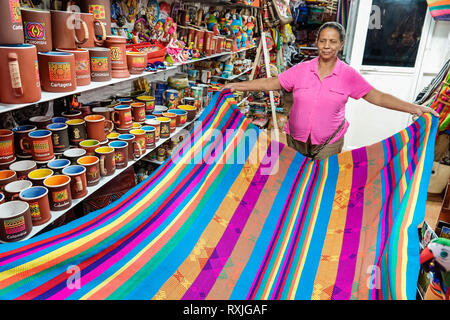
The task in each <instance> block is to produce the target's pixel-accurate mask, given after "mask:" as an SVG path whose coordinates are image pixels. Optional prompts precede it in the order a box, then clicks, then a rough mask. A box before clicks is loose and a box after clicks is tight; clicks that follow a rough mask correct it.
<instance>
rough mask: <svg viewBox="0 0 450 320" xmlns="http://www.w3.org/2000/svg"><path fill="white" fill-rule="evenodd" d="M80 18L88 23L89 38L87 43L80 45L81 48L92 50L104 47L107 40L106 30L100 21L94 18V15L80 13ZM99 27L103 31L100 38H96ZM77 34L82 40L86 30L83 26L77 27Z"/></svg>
mask: <svg viewBox="0 0 450 320" xmlns="http://www.w3.org/2000/svg"><path fill="white" fill-rule="evenodd" d="M79 14H80V18H81V20H83V21H84V22H85V23H86V26H87V28H88V34H89V37H88V39H87V41H86V42H85V43H81V44H79V45H78V47H79V48H92V47H94V46H97V47H101V46H103V44H104V42H105V40H106V29H105V26H104V25H103V24H102V22H101V21H100V20H99V19H96V18H94V15H93V14H92V13H85V12H80V13H79ZM96 27H98V29H99V30H101V34H100V35H99V37H97V36H96V33H95V29H96ZM75 34H76V35H77V37H78V38H79V39H80V38H82V37H83V34H84V29H83V27H82V25H81V24H79V25H78V26H76V28H75Z"/></svg>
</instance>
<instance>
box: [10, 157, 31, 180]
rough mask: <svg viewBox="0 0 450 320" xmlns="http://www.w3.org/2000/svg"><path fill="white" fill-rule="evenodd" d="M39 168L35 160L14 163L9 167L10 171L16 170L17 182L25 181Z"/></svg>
mask: <svg viewBox="0 0 450 320" xmlns="http://www.w3.org/2000/svg"><path fill="white" fill-rule="evenodd" d="M36 168H37V164H36V162H35V161H33V160H22V161H17V162H13V163H11V164H10V166H9V170H14V171H15V172H16V174H17V180H25V179H27V178H28V174H29V173H30V172H31V171H33V170H35V169H36Z"/></svg>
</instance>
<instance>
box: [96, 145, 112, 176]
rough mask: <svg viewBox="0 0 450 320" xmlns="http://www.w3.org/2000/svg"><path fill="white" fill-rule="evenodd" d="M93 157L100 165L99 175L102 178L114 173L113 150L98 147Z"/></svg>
mask: <svg viewBox="0 0 450 320" xmlns="http://www.w3.org/2000/svg"><path fill="white" fill-rule="evenodd" d="M95 155H96V156H97V157H98V159H99V163H100V175H101V176H102V177H106V176H110V175H112V174H113V173H114V172H115V171H116V162H115V159H114V148H111V147H100V148H97V149H95Z"/></svg>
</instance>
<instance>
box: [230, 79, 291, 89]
mask: <svg viewBox="0 0 450 320" xmlns="http://www.w3.org/2000/svg"><path fill="white" fill-rule="evenodd" d="M225 89H230V90H231V91H232V92H234V91H275V90H281V89H282V87H281V84H280V81H279V80H278V78H277V77H274V78H261V79H255V80H251V81H242V82H233V83H228V84H226V85H225V86H224V87H223V89H222V90H225Z"/></svg>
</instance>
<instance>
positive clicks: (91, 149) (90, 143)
mask: <svg viewBox="0 0 450 320" xmlns="http://www.w3.org/2000/svg"><path fill="white" fill-rule="evenodd" d="M98 147H100V141H98V140H95V139H89V140H83V141H81V142H80V148H81V149H84V150H86V156H95V149H97V148H98Z"/></svg>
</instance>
